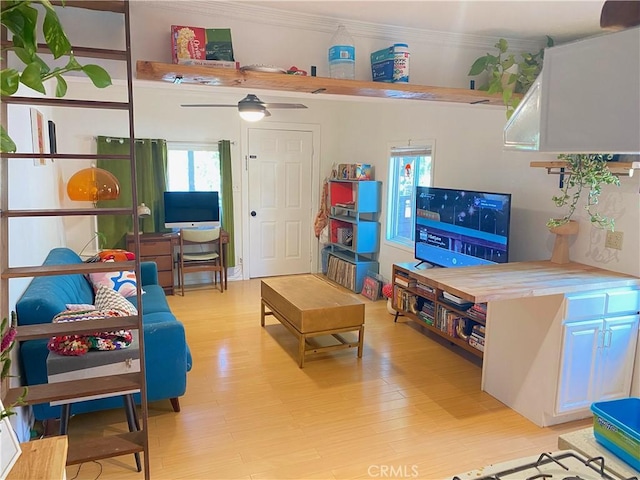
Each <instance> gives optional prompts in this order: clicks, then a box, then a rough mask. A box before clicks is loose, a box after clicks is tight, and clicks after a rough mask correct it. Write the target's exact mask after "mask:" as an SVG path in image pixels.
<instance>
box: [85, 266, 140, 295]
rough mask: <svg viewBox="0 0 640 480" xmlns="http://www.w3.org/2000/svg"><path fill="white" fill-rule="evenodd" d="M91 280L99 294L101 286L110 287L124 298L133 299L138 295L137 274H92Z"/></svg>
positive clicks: (130, 272)
mask: <svg viewBox="0 0 640 480" xmlns="http://www.w3.org/2000/svg"><path fill="white" fill-rule="evenodd" d="M89 279H90V280H91V283H92V284H93V289H94V290H95V291H96V292H97V291H98V288H100V287H101V286H104V287H109V288H111V289H113V290H115V291H116V292H118V293H120V294H121V295H122V296H123V297H131V296H133V295H135V294H136V286H137V283H138V282H137V279H136V272H134V271H132V270H131V271H122V272H98V273H90V274H89Z"/></svg>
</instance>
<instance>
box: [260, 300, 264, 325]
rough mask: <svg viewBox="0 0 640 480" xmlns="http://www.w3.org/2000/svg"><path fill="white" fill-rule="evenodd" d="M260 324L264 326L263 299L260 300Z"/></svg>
mask: <svg viewBox="0 0 640 480" xmlns="http://www.w3.org/2000/svg"><path fill="white" fill-rule="evenodd" d="M260 325H262V326H263V327H264V300H260Z"/></svg>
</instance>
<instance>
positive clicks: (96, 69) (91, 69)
mask: <svg viewBox="0 0 640 480" xmlns="http://www.w3.org/2000/svg"><path fill="white" fill-rule="evenodd" d="M82 71H83V72H84V73H85V75H86V76H87V77H89V78H90V79H91V81H92V82H93V84H94V85H95V86H96V87H98V88H105V87H108V86H109V85H111V77H110V76H109V74H108V73H107V71H106V70H105V69H104V68H102V67H100V66H98V65H85V66H83V67H82Z"/></svg>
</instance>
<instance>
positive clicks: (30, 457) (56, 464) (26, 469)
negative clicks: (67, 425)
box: [7, 435, 67, 480]
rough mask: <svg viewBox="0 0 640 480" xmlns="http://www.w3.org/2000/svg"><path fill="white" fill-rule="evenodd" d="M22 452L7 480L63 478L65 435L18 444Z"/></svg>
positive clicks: (65, 456) (65, 461)
mask: <svg viewBox="0 0 640 480" xmlns="http://www.w3.org/2000/svg"><path fill="white" fill-rule="evenodd" d="M20 448H21V449H22V454H21V455H20V457H19V458H18V461H17V462H16V464H15V465H14V466H13V468H12V469H11V472H9V475H8V476H7V480H24V479H26V478H28V479H29V480H54V479H63V478H65V465H66V463H67V436H66V435H62V436H56V437H46V438H42V439H40V440H32V441H30V442H25V443H21V444H20Z"/></svg>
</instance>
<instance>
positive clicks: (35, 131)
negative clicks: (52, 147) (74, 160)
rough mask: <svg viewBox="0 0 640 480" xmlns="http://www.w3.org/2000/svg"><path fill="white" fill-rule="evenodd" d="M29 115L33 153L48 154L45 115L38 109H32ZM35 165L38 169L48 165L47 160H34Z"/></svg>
mask: <svg viewBox="0 0 640 480" xmlns="http://www.w3.org/2000/svg"><path fill="white" fill-rule="evenodd" d="M29 113H30V114H31V138H32V141H33V153H35V154H38V153H46V143H45V142H46V139H47V138H48V136H49V135H48V133H47V134H45V129H46V128H47V126H46V125H45V121H44V115H42V112H41V111H40V110H38V109H37V108H30V109H29ZM33 164H34V165H35V166H36V167H40V166H43V165H46V164H47V160H46V159H45V158H34V159H33Z"/></svg>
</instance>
